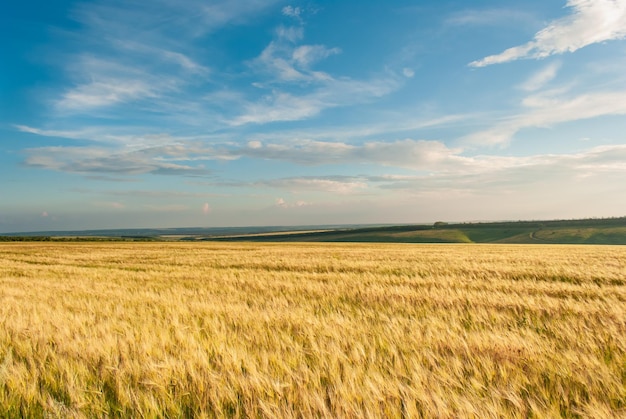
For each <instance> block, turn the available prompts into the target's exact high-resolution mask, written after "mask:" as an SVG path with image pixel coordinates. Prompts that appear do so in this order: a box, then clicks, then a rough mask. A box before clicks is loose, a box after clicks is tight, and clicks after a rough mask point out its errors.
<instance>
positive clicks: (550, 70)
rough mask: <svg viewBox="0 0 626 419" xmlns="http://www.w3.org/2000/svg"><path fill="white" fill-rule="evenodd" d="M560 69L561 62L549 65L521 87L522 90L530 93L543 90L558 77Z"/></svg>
mask: <svg viewBox="0 0 626 419" xmlns="http://www.w3.org/2000/svg"><path fill="white" fill-rule="evenodd" d="M560 68H561V63H560V62H555V63H550V64H548V65H547V66H545V67H544V68H542V69H541V70H539V71H538V72H536V73H535V74H533V75H532V76H531V77H530V78H529V79H528V80H526V81H525V82H524V83H523V84H522V85H521V86H520V87H521V89H522V90H526V91H529V92H532V91H535V90H539V89H541V88H542V87H544V86H545V85H546V84H548V83H549V82H550V81H552V80H553V79H554V78H555V77H556V75H557V73H558V71H559V69H560Z"/></svg>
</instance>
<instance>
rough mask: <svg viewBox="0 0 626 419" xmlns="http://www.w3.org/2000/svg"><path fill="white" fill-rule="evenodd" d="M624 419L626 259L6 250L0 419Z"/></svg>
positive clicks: (367, 248) (0, 296) (464, 252)
mask: <svg viewBox="0 0 626 419" xmlns="http://www.w3.org/2000/svg"><path fill="white" fill-rule="evenodd" d="M120 416H123V417H287V418H291V417H294V418H296V417H304V418H308V417H329V418H330V417H333V418H334V417H346V418H349V417H390V418H417V417H441V418H456V417H475V418H499V417H520V418H521V417H524V418H526V417H537V418H543V417H585V418H609V417H626V247H619V246H597V247H593V246H552V245H550V246H548V245H537V246H534V245H466V244H460V245H406V244H402V245H400V244H395V245H394V244H389V245H380V244H304V243H293V244H253V243H237V244H226V243H5V244H0V417H79V418H80V417H120Z"/></svg>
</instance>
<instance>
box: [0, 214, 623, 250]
mask: <svg viewBox="0 0 626 419" xmlns="http://www.w3.org/2000/svg"><path fill="white" fill-rule="evenodd" d="M9 240H11V241H19V240H166V241H253V242H355V243H357V242H379V243H509V244H626V217H618V218H606V219H583V220H548V221H510V222H490V223H489V222H481V223H445V222H437V223H435V224H430V225H419V224H416V225H386V226H295V227H294V226H288V227H275V226H274V227H273V226H268V227H231V228H227V227H224V228H172V229H125V230H93V231H60V232H31V233H21V234H11V233H8V234H3V235H0V241H9Z"/></svg>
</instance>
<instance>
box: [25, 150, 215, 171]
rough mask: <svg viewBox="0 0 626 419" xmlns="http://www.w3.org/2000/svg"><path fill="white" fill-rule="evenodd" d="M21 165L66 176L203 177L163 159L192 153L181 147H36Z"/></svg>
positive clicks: (28, 151)
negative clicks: (154, 175) (57, 172)
mask: <svg viewBox="0 0 626 419" xmlns="http://www.w3.org/2000/svg"><path fill="white" fill-rule="evenodd" d="M26 153H27V158H26V160H25V164H26V165H28V166H31V167H37V168H42V169H48V170H56V171H62V172H70V173H82V174H88V173H107V174H113V175H140V174H145V173H152V174H172V175H176V174H178V175H184V174H189V175H194V174H196V175H197V174H206V173H207V171H206V170H205V169H202V168H198V167H194V166H191V165H183V164H176V163H170V162H168V161H167V160H166V159H163V157H166V158H167V157H170V156H173V157H178V156H181V155H183V154H186V153H189V154H192V153H193V151H192V150H187V149H185V148H171V147H170V148H168V147H164V148H152V149H142V150H132V151H124V150H112V149H108V148H99V147H40V148H31V149H28V150H26Z"/></svg>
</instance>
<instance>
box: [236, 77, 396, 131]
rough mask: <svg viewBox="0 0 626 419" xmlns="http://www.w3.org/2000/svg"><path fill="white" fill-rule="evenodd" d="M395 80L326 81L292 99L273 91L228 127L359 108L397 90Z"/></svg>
mask: <svg viewBox="0 0 626 419" xmlns="http://www.w3.org/2000/svg"><path fill="white" fill-rule="evenodd" d="M400 84H401V82H400V80H399V79H397V78H395V77H389V78H381V79H372V80H368V81H357V80H350V79H340V80H329V81H327V82H326V83H324V84H323V86H321V87H319V88H317V89H315V90H313V91H312V92H311V93H307V94H302V95H294V94H291V93H287V92H281V91H274V92H272V94H271V95H270V96H268V97H265V98H263V99H262V100H261V101H259V102H252V103H248V104H246V105H245V106H244V113H243V114H241V115H239V116H237V117H236V118H234V119H233V120H231V121H230V124H231V125H235V126H237V125H244V124H250V123H256V124H263V123H268V122H276V121H297V120H302V119H307V118H311V117H313V116H316V115H318V114H319V113H320V112H322V111H323V110H325V109H328V108H334V107H339V106H349V105H356V104H363V103H367V102H369V101H372V100H374V99H376V98H380V97H382V96H385V95H387V94H389V93H391V92H393V91H395V90H397V89H398V87H399V86H400Z"/></svg>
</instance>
